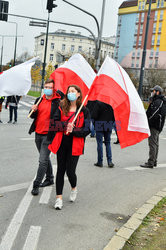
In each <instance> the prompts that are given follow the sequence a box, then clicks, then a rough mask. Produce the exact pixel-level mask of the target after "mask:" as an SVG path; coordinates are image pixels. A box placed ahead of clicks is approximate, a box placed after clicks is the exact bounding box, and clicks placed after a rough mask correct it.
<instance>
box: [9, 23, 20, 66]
mask: <svg viewBox="0 0 166 250" xmlns="http://www.w3.org/2000/svg"><path fill="white" fill-rule="evenodd" d="M8 23H14V24H16V36H15V46H14V60H13V66H15V64H16V50H17V31H18V23H16V22H8Z"/></svg>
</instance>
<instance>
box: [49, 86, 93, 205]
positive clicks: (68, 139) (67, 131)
mask: <svg viewBox="0 0 166 250" xmlns="http://www.w3.org/2000/svg"><path fill="white" fill-rule="evenodd" d="M81 103H82V92H81V89H80V87H78V86H77V85H70V86H69V87H68V89H67V92H66V94H65V97H64V99H63V100H62V102H61V103H60V106H59V108H58V109H57V111H56V112H55V115H54V121H55V131H56V134H55V137H54V140H53V142H52V144H51V145H49V149H50V150H51V151H52V152H53V153H54V154H56V153H57V174H56V202H55V206H54V207H55V209H57V210H61V209H62V207H63V200H62V194H63V186H64V175H65V172H66V174H67V176H68V180H69V182H70V185H71V194H70V201H71V202H74V201H75V199H76V197H77V176H76V167H77V164H78V160H79V156H80V155H81V154H83V152H84V141H85V137H86V136H87V135H88V134H89V133H90V113H89V110H88V109H87V108H85V107H84V106H83V107H82V108H81V111H80V113H79V114H78V117H77V119H76V121H75V122H74V121H73V120H74V117H75V115H76V113H77V111H78V109H79V107H80V106H81ZM73 123H74V124H73ZM53 127H54V126H53Z"/></svg>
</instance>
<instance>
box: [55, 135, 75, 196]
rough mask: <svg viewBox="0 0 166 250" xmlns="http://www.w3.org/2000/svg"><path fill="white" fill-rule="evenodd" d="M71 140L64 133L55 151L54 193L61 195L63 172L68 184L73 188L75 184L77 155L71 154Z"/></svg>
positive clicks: (70, 137)
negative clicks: (56, 166)
mask: <svg viewBox="0 0 166 250" xmlns="http://www.w3.org/2000/svg"><path fill="white" fill-rule="evenodd" d="M72 141H73V137H72V136H71V135H69V136H67V135H64V136H63V139H62V142H61V146H60V148H59V150H58V152H57V163H58V168H57V174H56V193H57V195H62V193H63V186H64V175H65V172H66V174H67V176H68V179H69V182H70V185H71V187H72V188H75V187H76V185H77V176H76V166H77V163H78V159H79V156H72Z"/></svg>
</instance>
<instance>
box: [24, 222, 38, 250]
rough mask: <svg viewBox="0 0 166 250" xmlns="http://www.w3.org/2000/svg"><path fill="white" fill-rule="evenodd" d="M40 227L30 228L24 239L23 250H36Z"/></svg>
mask: <svg viewBox="0 0 166 250" xmlns="http://www.w3.org/2000/svg"><path fill="white" fill-rule="evenodd" d="M40 232H41V227H39V226H31V227H30V230H29V232H28V236H27V238H26V241H25V244H24V247H23V250H36V249H37V244H38V241H39V236H40Z"/></svg>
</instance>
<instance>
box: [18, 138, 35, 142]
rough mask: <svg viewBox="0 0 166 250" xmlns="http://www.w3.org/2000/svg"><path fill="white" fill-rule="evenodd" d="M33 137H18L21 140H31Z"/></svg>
mask: <svg viewBox="0 0 166 250" xmlns="http://www.w3.org/2000/svg"><path fill="white" fill-rule="evenodd" d="M34 139H35V138H34V137H24V138H20V140H21V141H32V140H34Z"/></svg>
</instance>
